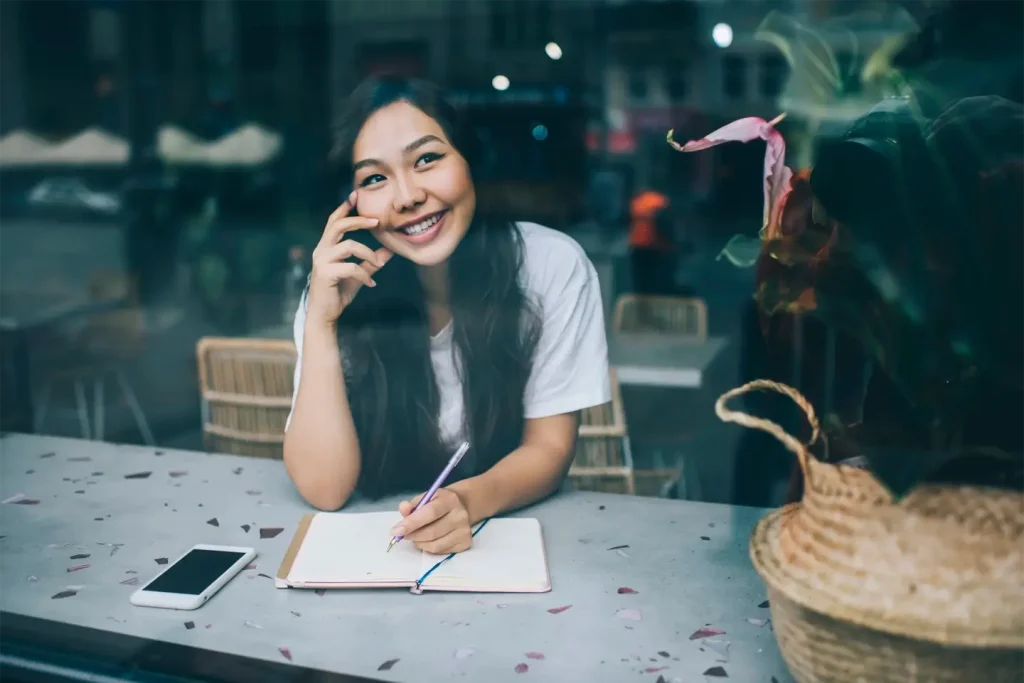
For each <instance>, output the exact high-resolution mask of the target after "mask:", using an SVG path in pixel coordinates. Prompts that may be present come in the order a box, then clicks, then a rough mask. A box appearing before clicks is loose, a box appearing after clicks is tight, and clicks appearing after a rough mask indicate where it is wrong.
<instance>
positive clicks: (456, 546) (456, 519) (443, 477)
mask: <svg viewBox="0 0 1024 683" xmlns="http://www.w3.org/2000/svg"><path fill="white" fill-rule="evenodd" d="M468 450H469V444H468V443H466V442H463V444H462V445H461V446H459V449H458V450H457V451H455V454H454V455H452V457H451V460H449V461H448V464H447V466H445V468H444V470H442V472H441V474H439V475H438V477H437V479H436V480H435V481H434V483H433V485H432V486H431V487H430V488H429V489H428V490H427V492H426V493H424V494H423V495H422V496H421V497H420V499H419V501H418V502H417V503H415V506H414V507H413V508H412V509H411V510H409V512H405V511H404V510H403V512H402V514H403V516H404V517H405V519H403V520H402V521H401V522H399V523H398V524H396V525H395V527H394V529H392V532H391V533H392V534H394V538H392V539H391V543H389V544H388V551H390V550H391V548H393V547H394V546H395V545H396V544H397V543H399V542H400V541H402V540H403V539H408V540H410V541H412V542H414V543H415V544H416V547H417V548H419V549H420V550H425V551H426V552H430V553H436V554H442V553H446V552H459V551H461V550H465V549H467V548H468V547H469V546H470V545H471V543H472V531H471V530H470V525H469V513H468V512H467V511H466V508H465V506H464V505H463V504H462V501H461V499H459V497H458V496H457V495H456V494H455V493H454V492H452V491H450V490H448V489H441V486H442V485H443V484H444V482H445V481H447V479H448V477H449V476H450V475H451V473H452V471H453V470H454V469H455V467H456V466H457V465H458V464H459V462H460V461H461V460H462V458H463V456H464V455H466V452H467V451H468ZM431 503H433V504H431ZM409 505H410V504H409V503H402V508H400V509H403V508H404V509H408V507H409Z"/></svg>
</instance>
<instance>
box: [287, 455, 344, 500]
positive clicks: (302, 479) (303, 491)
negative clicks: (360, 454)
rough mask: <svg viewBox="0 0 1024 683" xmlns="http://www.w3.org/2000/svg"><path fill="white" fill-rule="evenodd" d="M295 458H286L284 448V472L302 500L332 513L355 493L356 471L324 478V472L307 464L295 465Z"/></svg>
mask: <svg viewBox="0 0 1024 683" xmlns="http://www.w3.org/2000/svg"><path fill="white" fill-rule="evenodd" d="M296 460H298V459H297V458H289V457H288V449H287V447H286V448H285V456H284V462H285V470H286V471H287V472H288V478H289V479H291V480H292V483H293V484H294V485H295V488H296V489H297V490H298V492H299V495H300V496H302V498H303V499H304V500H305V501H306V502H307V503H309V504H310V505H312V506H313V507H315V508H317V509H318V510H323V511H325V512H333V511H335V510H338V509H340V508H341V507H342V506H344V505H345V503H347V502H348V500H349V498H351V497H352V494H353V493H354V492H355V488H356V479H358V477H359V472H358V470H357V471H356V472H353V473H348V474H347V476H346V474H339V476H324V472H321V471H318V470H316V469H313V468H310V467H309V466H308V463H307V464H306V466H305V467H302V466H298V465H297V464H296Z"/></svg>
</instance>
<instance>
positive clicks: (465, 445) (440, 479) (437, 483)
mask: <svg viewBox="0 0 1024 683" xmlns="http://www.w3.org/2000/svg"><path fill="white" fill-rule="evenodd" d="M468 450H469V442H468V441H463V442H462V445H461V446H459V450H457V451H455V455H453V456H452V459H451V460H449V461H448V464H447V465H446V466H445V468H444V470H442V471H441V474H439V475H437V479H435V480H434V484H433V485H432V486H431V487H430V489H429V490H428V491H427V492H426V493H425V494H423V497H422V498H420V502H418V503H416V507H415V508H413V512H416V510H419V509H420V508H421V507H423V506H424V505H426V504H427V503H429V502H430V499H431V498H433V497H434V494H435V493H437V490H438V489H439V488H441V484H443V483H444V482H445V479H447V478H448V475H450V474H451V473H452V470H454V469H455V466H456V465H458V464H459V461H460V460H462V456H464V455H465V454H466V451H468ZM409 514H412V513H409ZM403 538H404V536H395V537H394V538H392V539H391V543H388V550H387V552H391V549H392V548H394V547H395V544H397V543H398V542H399V541H401V540H402V539H403Z"/></svg>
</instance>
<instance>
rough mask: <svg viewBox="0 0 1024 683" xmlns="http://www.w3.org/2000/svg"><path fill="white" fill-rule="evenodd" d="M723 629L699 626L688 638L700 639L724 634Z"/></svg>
mask: <svg viewBox="0 0 1024 683" xmlns="http://www.w3.org/2000/svg"><path fill="white" fill-rule="evenodd" d="M724 635H725V631H720V630H718V629H717V628H699V629H697V630H696V631H694V632H693V633H691V634H690V640H700V639H702V638H710V637H712V636H724Z"/></svg>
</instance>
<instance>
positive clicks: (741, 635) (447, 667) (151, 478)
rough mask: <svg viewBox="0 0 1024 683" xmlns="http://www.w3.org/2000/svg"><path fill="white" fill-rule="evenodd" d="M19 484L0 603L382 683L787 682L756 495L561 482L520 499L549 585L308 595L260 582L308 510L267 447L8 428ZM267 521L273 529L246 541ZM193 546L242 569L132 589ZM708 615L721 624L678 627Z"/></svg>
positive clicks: (0, 525)
mask: <svg viewBox="0 0 1024 683" xmlns="http://www.w3.org/2000/svg"><path fill="white" fill-rule="evenodd" d="M146 472H148V473H150V474H148V475H146V476H144V477H143V476H142V475H141V474H140V473H146ZM128 475H139V476H136V477H133V478H127V477H128ZM17 494H24V495H25V496H27V497H29V498H30V499H37V500H38V501H39V502H38V504H15V503H7V504H4V505H2V506H0V609H2V610H3V611H4V612H6V613H13V614H18V615H25V616H29V617H36V618H41V619H50V620H57V621H60V622H63V623H70V624H73V625H79V626H86V627H92V628H97V629H101V630H105V631H112V632H119V633H124V634H133V635H136V636H140V637H144V638H149V639H153V640H157V641H166V642H171V643H177V644H184V645H191V646H196V647H202V648H207V649H213V650H217V651H221V652H227V653H230V654H236V655H242V656H246V657H252V658H256V659H266V660H271V661H278V662H286V661H287V660H286V659H285V658H284V656H283V655H282V654H281V652H280V650H279V648H288V650H289V651H290V653H291V655H292V658H293V662H294V663H295V664H301V665H302V666H307V667H313V668H316V669H321V670H327V671H332V672H338V673H346V674H351V675H364V676H371V677H380V678H381V679H384V680H393V681H427V682H429V681H448V680H452V679H461V680H469V681H495V682H501V681H513V680H514V681H522V680H532V681H589V682H592V683H594V682H600V681H609V682H611V681H615V682H619V681H623V680H630V679H637V680H650V681H652V682H653V681H655V680H656V679H657V678H658V676H659V675H660V676H662V677H663V678H664V680H665V681H699V680H704V679H703V678H702V676H701V674H702V673H703V672H704V671H706V670H708V669H709V668H711V667H715V666H721V667H723V668H724V669H725V671H726V672H728V675H729V677H730V679H731V680H734V681H758V682H760V681H763V682H764V683H768V681H770V680H771V676H773V675H774V676H775V677H776V679H778V680H779V681H780V682H783V683H785V682H787V681H791V680H792V679H791V678H790V677H789V675H788V673H786V669H785V665H784V663H783V662H782V659H781V656H780V654H779V651H778V646H777V645H776V643H775V640H774V633H773V632H772V627H771V623H770V622H767V623H766V620H767V619H768V617H769V613H768V610H767V609H764V608H760V607H759V604H760V603H762V601H763V600H764V599H765V592H764V588H763V586H762V584H761V582H760V580H759V578H758V577H757V575H756V574H755V572H754V570H753V569H752V567H751V565H750V562H749V560H748V557H747V538H748V536H749V533H750V530H751V528H752V526H753V525H754V523H755V522H756V520H757V519H758V518H760V517H761V515H762V514H764V511H763V510H760V509H755V508H742V507H732V506H726V505H717V504H705V503H689V502H681V501H667V500H659V499H653V498H634V497H626V496H616V495H608V494H592V493H571V494H560V495H558V496H556V497H554V498H552V499H550V500H548V501H546V502H544V503H541V504H539V505H537V506H534V507H532V508H529V509H527V510H525V511H523V512H522V514H523V515H526V516H535V517H537V518H538V519H540V521H541V524H542V526H543V529H544V534H545V542H546V548H547V553H548V562H549V565H550V569H551V576H552V586H553V589H552V591H551V592H550V593H545V594H538V595H505V594H502V595H494V594H458V593H451V594H443V593H434V594H429V593H428V594H424V595H419V596H417V595H412V594H411V593H409V592H408V591H405V590H377V591H348V590H340V591H328V592H326V593H325V594H323V595H317V594H316V593H314V592H312V591H304V590H282V589H276V588H274V584H273V581H272V580H271V579H270V578H268V576H270V575H273V574H274V573H275V571H276V569H277V566H278V564H279V563H280V561H281V558H282V556H283V555H284V552H285V549H286V547H287V545H288V543H289V541H290V539H291V534H292V532H293V531H294V529H295V527H296V524H297V523H298V521H299V519H300V517H301V516H302V515H303V514H304V513H306V512H309V508H308V507H307V506H306V505H305V504H304V503H303V501H302V500H301V499H300V498H299V497H298V496H297V494H296V493H295V491H294V489H293V487H292V485H291V483H290V481H289V480H288V478H287V476H286V474H285V471H284V467H283V465H282V463H281V462H279V461H273V460H265V459H255V458H245V457H239V456H227V455H209V454H206V453H196V452H190V451H173V450H166V451H159V450H156V451H155V450H153V449H152V448H146V447H142V446H119V445H114V444H109V443H102V442H95V441H81V440H75V439H60V438H55V437H40V436H29V435H21V434H9V435H7V436H6V437H4V438H3V439H2V440H0V500H4V501H6V500H9V499H10V498H11V497H12V496H16V495H17ZM395 504H396V500H388V501H383V502H378V503H356V504H354V505H353V507H352V509H354V510H370V509H381V508H391V507H393V506H394V505H395ZM212 520H217V525H216V526H214V525H213V523H212ZM243 525H247V527H248V528H246V527H243ZM266 527H282V528H283V529H284V531H283V532H282V533H280V534H279V535H277V536H276V537H274V538H260V533H259V530H260V529H261V528H266ZM702 537H703V538H702ZM195 543H219V544H231V545H251V546H254V547H255V548H256V550H257V552H258V553H259V554H258V556H257V558H256V560H255V565H256V566H255V567H254V568H252V569H250V570H247V571H244V572H242V573H241V574H240V575H239V576H237V577H236V578H235V579H233V580H232V581H231V582H230V583H229V584H228V585H227V586H226V587H225V588H224V589H223V590H221V591H220V593H218V594H217V595H216V596H215V597H214V598H213V599H212V600H210V602H209V603H207V604H206V605H205V606H203V607H202V608H200V609H199V610H196V611H194V612H178V611H173V610H162V609H151V608H142V607H135V606H133V605H131V604H130V603H129V601H128V598H129V595H130V594H131V592H132V591H134V590H135V586H133V585H129V584H130V583H131V582H132V580H133V579H138V580H140V581H145V580H147V579H149V578H150V577H151V576H153V575H154V574H155V573H156V572H157V571H158V570H159V569H160V566H159V565H158V564H157V563H156V562H155V560H156V558H161V557H168V558H173V557H175V556H177V555H178V554H179V553H181V552H183V551H185V550H186V549H187V548H189V547H190V546H191V545H193V544H195ZM615 547H618V550H614V549H613V548H615ZM72 555H76V556H77V555H88V557H84V558H83V557H76V558H75V559H72V557H71V556H72ZM83 564H84V565H87V567H86V568H84V569H78V570H76V571H69V570H70V569H71V568H72V567H75V566H78V565H83ZM126 581H127V582H129V583H128V584H126ZM69 586H71V587H72V588H71V589H70V590H77V593H76V594H75V595H73V596H71V597H67V598H63V599H51V598H52V597H53V596H55V595H57V594H58V593H61V592H62V591H65V590H69ZM622 587H627V588H631V589H633V590H635V591H636V593H635V594H633V593H628V592H627V593H625V594H620V593H619V592H618V590H619V589H620V588H622ZM567 605H571V607H569V608H568V609H566V610H564V611H561V612H558V613H552V612H551V611H550V610H552V609H553V608H558V607H563V606H567ZM621 610H627V611H625V612H623V611H621ZM186 621H193V622H194V624H195V627H194V628H192V629H188V628H186V627H185V622H186ZM707 625H711V626H713V627H714V628H717V629H721V630H723V631H725V635H721V636H717V637H714V638H712V639H711V640H710V641H709V640H702V639H694V640H691V639H690V636H691V634H693V633H694V632H695V631H696V630H697V629H699V628H702V627H705V626H707ZM725 643H729V647H728V649H727V650H726V647H725ZM719 651H721V652H724V653H725V654H720V653H719ZM527 653H531V654H532V657H531V656H530V655H528V654H527ZM391 659H398V662H397V663H395V664H394V666H393V667H392V668H391V669H390V670H388V671H380V672H378V667H379V666H380V665H381V664H382V663H383V662H385V661H387V660H391ZM720 660H728V661H720ZM520 664H525V665H527V666H528V667H529V670H528V673H529V676H528V677H527V676H520V675H519V674H517V673H516V667H517V666H518V665H520Z"/></svg>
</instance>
